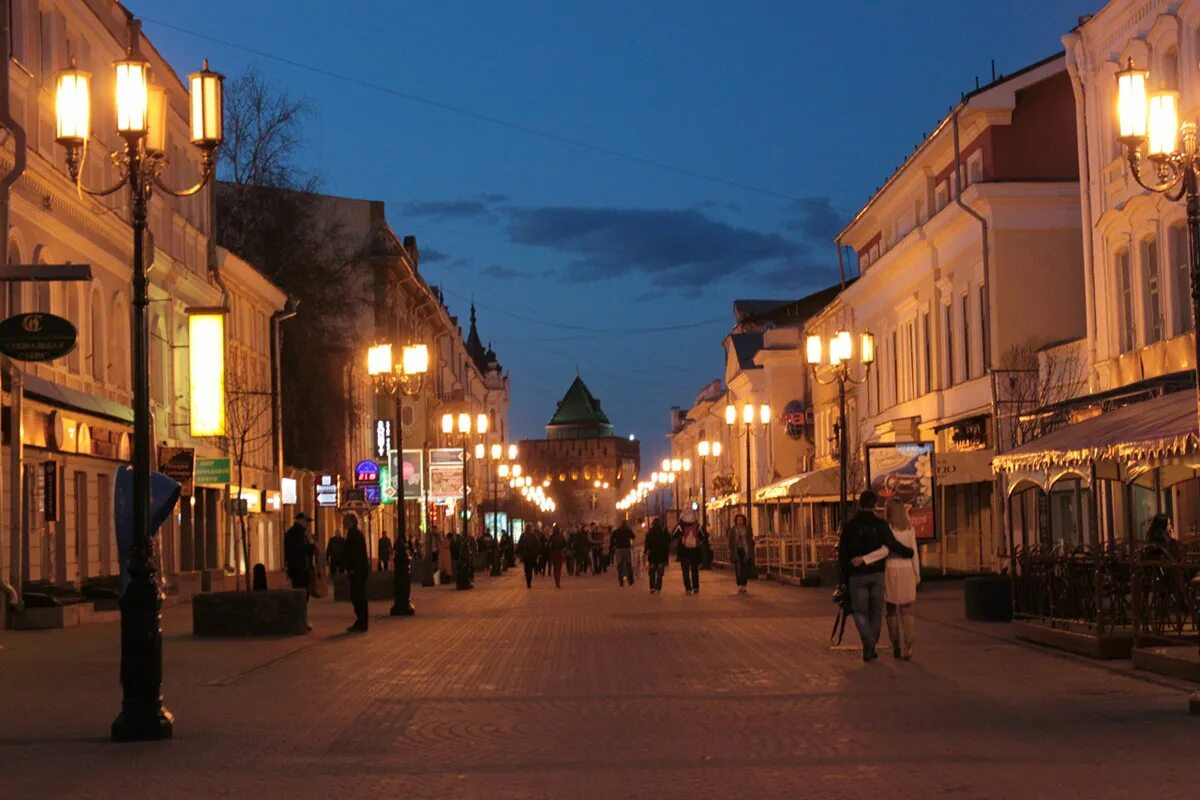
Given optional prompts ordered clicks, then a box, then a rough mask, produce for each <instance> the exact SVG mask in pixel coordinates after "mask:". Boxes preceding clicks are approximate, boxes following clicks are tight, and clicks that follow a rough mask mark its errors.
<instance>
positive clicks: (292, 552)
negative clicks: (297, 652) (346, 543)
mask: <svg viewBox="0 0 1200 800" xmlns="http://www.w3.org/2000/svg"><path fill="white" fill-rule="evenodd" d="M311 524H312V517H310V516H309V515H308V514H305V513H304V512H303V511H301V512H300V513H299V514H297V515H296V519H295V521H294V522H293V523H292V527H290V528H288V529H287V532H286V533H285V534H283V566H284V569H286V570H287V576H288V581H289V582H290V583H291V584H292V588H293V589H303V590H304V602H306V603H307V602H308V598H309V596H310V595H311V591H312V580H313V573H314V572H315V571H316V563H315V561H316V554H317V546H316V545H315V544H313V540H312V537H311V536H309V535H308V526H309V525H311ZM308 629H309V630H310V631H311V630H312V625H309V626H308Z"/></svg>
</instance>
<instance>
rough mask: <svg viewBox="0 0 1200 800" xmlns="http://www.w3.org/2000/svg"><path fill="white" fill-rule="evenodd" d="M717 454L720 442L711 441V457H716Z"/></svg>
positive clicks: (719, 449)
mask: <svg viewBox="0 0 1200 800" xmlns="http://www.w3.org/2000/svg"><path fill="white" fill-rule="evenodd" d="M719 455H721V443H720V442H713V443H712V456H713V458H716V457H717V456H719Z"/></svg>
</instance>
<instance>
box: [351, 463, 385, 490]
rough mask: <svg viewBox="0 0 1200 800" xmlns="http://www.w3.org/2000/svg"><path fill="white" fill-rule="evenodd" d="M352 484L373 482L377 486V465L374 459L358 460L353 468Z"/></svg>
mask: <svg viewBox="0 0 1200 800" xmlns="http://www.w3.org/2000/svg"><path fill="white" fill-rule="evenodd" d="M354 484H355V485H356V486H364V485H367V484H373V485H374V486H376V487H378V486H379V465H378V464H376V463H375V462H374V461H360V462H358V466H357V467H355V468H354Z"/></svg>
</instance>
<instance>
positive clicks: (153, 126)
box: [146, 85, 167, 153]
mask: <svg viewBox="0 0 1200 800" xmlns="http://www.w3.org/2000/svg"><path fill="white" fill-rule="evenodd" d="M146 149H147V150H148V151H150V152H151V153H165V152H166V151H167V90H166V89H164V88H163V87H161V86H153V85H151V86H149V87H148V88H147V90H146Z"/></svg>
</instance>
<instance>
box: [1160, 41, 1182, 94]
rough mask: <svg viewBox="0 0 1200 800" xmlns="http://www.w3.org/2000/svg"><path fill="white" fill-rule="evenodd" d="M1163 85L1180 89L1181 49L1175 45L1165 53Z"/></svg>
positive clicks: (1163, 86)
mask: <svg viewBox="0 0 1200 800" xmlns="http://www.w3.org/2000/svg"><path fill="white" fill-rule="evenodd" d="M1161 85H1162V88H1164V89H1172V90H1178V89H1179V50H1177V49H1176V48H1175V47H1172V48H1170V49H1169V50H1167V52H1165V53H1163V57H1162V84H1161Z"/></svg>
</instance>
